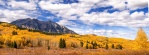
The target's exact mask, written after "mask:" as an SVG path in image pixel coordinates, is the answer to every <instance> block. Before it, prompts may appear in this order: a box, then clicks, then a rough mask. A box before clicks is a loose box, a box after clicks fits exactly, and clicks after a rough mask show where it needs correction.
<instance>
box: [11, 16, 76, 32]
mask: <svg viewBox="0 0 149 55" xmlns="http://www.w3.org/2000/svg"><path fill="white" fill-rule="evenodd" d="M11 23H12V24H15V25H17V26H19V27H21V28H28V29H32V30H39V31H44V32H48V33H65V34H76V33H75V32H74V31H72V30H69V29H68V28H66V27H64V26H62V25H59V24H57V23H55V22H52V21H50V20H49V21H40V20H38V19H30V18H27V19H19V20H16V21H13V22H11Z"/></svg>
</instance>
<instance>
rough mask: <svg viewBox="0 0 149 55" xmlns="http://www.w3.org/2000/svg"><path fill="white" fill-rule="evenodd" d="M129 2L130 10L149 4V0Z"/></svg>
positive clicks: (132, 0) (129, 0)
mask: <svg viewBox="0 0 149 55" xmlns="http://www.w3.org/2000/svg"><path fill="white" fill-rule="evenodd" d="M127 2H128V6H127V7H128V8H129V9H130V10H135V9H141V8H144V7H147V6H148V5H147V4H148V0H143V1H141V0H127Z"/></svg>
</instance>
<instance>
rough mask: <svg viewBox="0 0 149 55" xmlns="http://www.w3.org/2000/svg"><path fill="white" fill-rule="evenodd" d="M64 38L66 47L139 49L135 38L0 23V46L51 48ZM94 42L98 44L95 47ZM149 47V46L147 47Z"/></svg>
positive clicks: (56, 46)
mask: <svg viewBox="0 0 149 55" xmlns="http://www.w3.org/2000/svg"><path fill="white" fill-rule="evenodd" d="M61 38H63V39H65V41H66V48H87V47H88V48H89V49H98V48H106V46H108V48H110V49H111V48H118V47H116V46H118V45H120V46H122V47H123V49H134V50H136V49H138V48H139V46H138V44H137V43H136V42H135V41H134V40H127V39H123V38H107V37H104V36H96V35H92V34H88V35H77V34H62V35H57V34H50V35H46V34H43V33H42V32H33V31H30V30H29V29H20V28H17V26H15V25H12V24H8V23H0V43H1V44H0V47H12V46H11V44H12V43H13V42H16V43H17V46H18V47H17V48H25V47H39V46H45V47H46V46H50V47H51V48H59V41H60V39H61ZM94 43H96V46H95V47H93V46H94V45H93V44H94ZM112 45H113V46H114V47H112ZM146 48H148V47H146Z"/></svg>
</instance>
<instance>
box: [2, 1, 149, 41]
mask: <svg viewBox="0 0 149 55" xmlns="http://www.w3.org/2000/svg"><path fill="white" fill-rule="evenodd" d="M24 18H35V19H39V20H43V21H48V20H52V21H54V22H56V23H58V24H60V25H63V26H66V27H68V28H69V29H71V30H73V31H75V32H76V33H78V34H97V35H104V36H107V37H118V38H126V39H135V37H136V32H137V30H138V28H139V27H142V28H143V29H144V30H145V32H146V33H147V35H148V36H149V31H148V30H149V24H148V23H149V18H148V1H147V0H143V1H141V0H116V1H115V0H13V1H10V0H5V1H4V0H0V21H3V22H12V21H14V20H17V19H24Z"/></svg>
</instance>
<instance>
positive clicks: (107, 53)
mask: <svg viewBox="0 0 149 55" xmlns="http://www.w3.org/2000/svg"><path fill="white" fill-rule="evenodd" d="M0 55H149V50H125V49H124V50H118V49H109V50H105V49H82V48H74V49H50V50H47V48H45V47H32V48H26V49H14V48H1V49H0Z"/></svg>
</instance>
